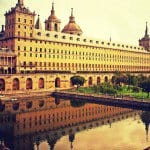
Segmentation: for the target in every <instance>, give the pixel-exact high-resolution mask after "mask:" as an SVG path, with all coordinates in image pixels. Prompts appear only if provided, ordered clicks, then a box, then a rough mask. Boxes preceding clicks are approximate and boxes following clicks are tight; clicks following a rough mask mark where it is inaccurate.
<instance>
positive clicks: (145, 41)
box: [139, 22, 150, 51]
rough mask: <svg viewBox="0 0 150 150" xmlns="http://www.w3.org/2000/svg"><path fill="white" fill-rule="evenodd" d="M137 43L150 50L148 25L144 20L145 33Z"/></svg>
mask: <svg viewBox="0 0 150 150" xmlns="http://www.w3.org/2000/svg"><path fill="white" fill-rule="evenodd" d="M139 45H140V46H143V47H144V48H145V49H146V50H147V51H150V37H149V34H148V25H147V22H146V29H145V35H144V37H143V38H142V39H140V40H139Z"/></svg>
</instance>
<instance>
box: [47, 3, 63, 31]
mask: <svg viewBox="0 0 150 150" xmlns="http://www.w3.org/2000/svg"><path fill="white" fill-rule="evenodd" d="M60 24H61V21H60V20H59V19H58V18H57V17H56V16H55V9H54V3H52V10H51V14H50V16H49V18H48V19H47V20H46V21H45V30H48V31H56V32H60Z"/></svg>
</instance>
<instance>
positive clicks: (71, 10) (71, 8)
mask: <svg viewBox="0 0 150 150" xmlns="http://www.w3.org/2000/svg"><path fill="white" fill-rule="evenodd" d="M71 16H72V17H73V8H71Z"/></svg>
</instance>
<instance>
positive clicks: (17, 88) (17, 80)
mask: <svg viewBox="0 0 150 150" xmlns="http://www.w3.org/2000/svg"><path fill="white" fill-rule="evenodd" d="M12 86H13V87H12V89H13V90H19V87H20V83H19V79H18V78H15V79H13V85H12Z"/></svg>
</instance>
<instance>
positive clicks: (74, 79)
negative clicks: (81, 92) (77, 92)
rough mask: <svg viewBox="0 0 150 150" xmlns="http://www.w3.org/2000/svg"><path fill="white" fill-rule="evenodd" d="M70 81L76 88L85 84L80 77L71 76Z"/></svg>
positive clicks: (83, 79)
mask: <svg viewBox="0 0 150 150" xmlns="http://www.w3.org/2000/svg"><path fill="white" fill-rule="evenodd" d="M70 80H71V83H72V85H77V88H78V87H79V86H82V85H83V84H84V83H85V78H84V77H81V76H73V77H71V79H70Z"/></svg>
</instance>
